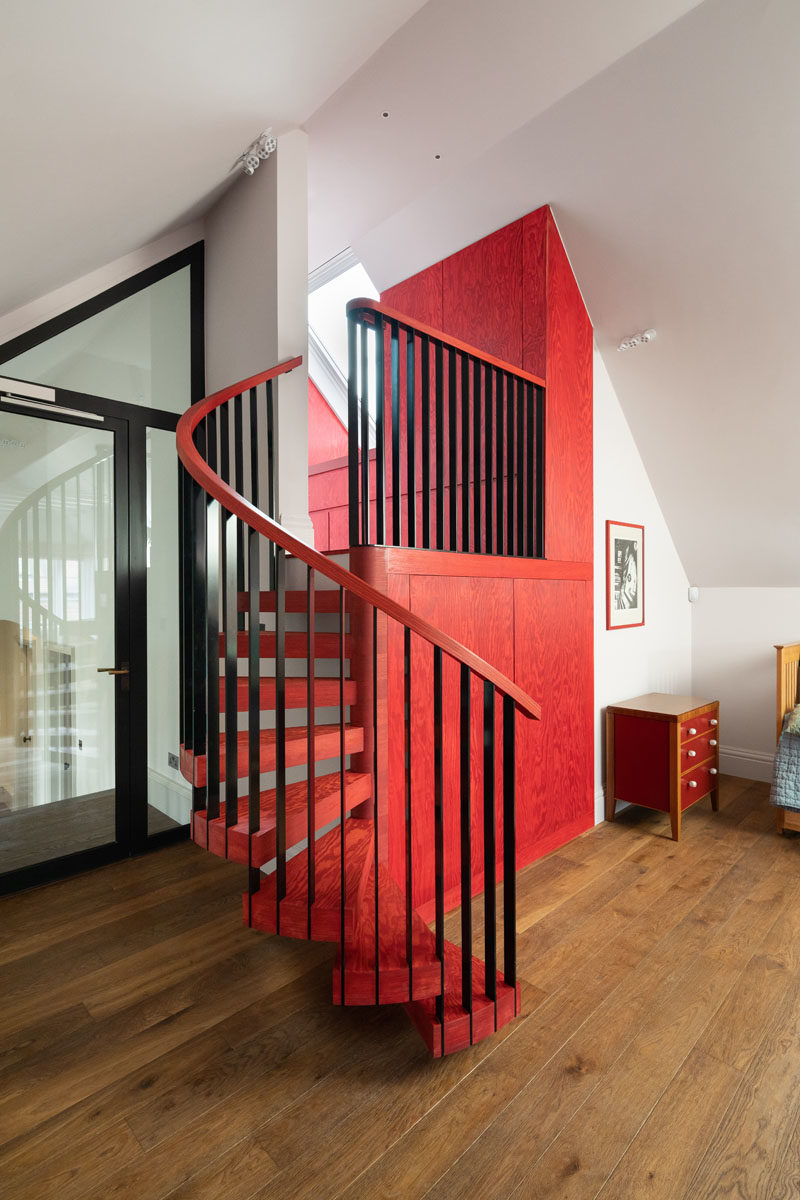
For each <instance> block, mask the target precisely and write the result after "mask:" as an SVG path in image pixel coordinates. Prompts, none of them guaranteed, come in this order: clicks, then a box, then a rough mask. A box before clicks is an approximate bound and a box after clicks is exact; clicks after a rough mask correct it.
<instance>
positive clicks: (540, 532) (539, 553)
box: [534, 387, 545, 558]
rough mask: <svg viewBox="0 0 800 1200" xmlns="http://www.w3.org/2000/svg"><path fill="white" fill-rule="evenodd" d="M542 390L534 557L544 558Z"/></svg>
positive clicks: (538, 409) (539, 397) (541, 396)
mask: <svg viewBox="0 0 800 1200" xmlns="http://www.w3.org/2000/svg"><path fill="white" fill-rule="evenodd" d="M544 405H545V394H544V388H541V387H537V388H536V432H535V435H534V437H535V441H536V458H535V461H536V557H537V558H544V552H545V544H544V496H545V492H544V430H545V418H544Z"/></svg>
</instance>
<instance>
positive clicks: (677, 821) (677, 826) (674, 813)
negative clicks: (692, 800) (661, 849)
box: [669, 801, 681, 842]
mask: <svg viewBox="0 0 800 1200" xmlns="http://www.w3.org/2000/svg"><path fill="white" fill-rule="evenodd" d="M669 819H670V823H671V824H672V840H673V842H679V841H680V840H681V806H680V802H679V803H678V804H675V802H674V801H673V803H672V805H671V807H670V813H669Z"/></svg>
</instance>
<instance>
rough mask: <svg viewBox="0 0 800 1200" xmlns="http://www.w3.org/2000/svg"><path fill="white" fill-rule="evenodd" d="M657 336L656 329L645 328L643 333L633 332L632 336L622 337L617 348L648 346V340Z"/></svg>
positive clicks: (629, 348)
mask: <svg viewBox="0 0 800 1200" xmlns="http://www.w3.org/2000/svg"><path fill="white" fill-rule="evenodd" d="M655 336H656V331H655V329H644V330H643V331H642V332H641V333H632V334H631V336H630V337H626V338H623V339H622V341H621V342H620V344H619V345H618V346H617V350H635V349H636V347H637V346H646V345H647V343H648V342H652V341H653V340H654V338H655Z"/></svg>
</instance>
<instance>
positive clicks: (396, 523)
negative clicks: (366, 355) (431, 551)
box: [389, 321, 403, 546]
mask: <svg viewBox="0 0 800 1200" xmlns="http://www.w3.org/2000/svg"><path fill="white" fill-rule="evenodd" d="M389 331H390V336H391V339H392V545H393V546H400V545H402V541H401V533H400V513H401V511H402V505H403V501H402V495H401V486H402V485H401V482H400V331H399V328H398V325H397V321H390V322H389Z"/></svg>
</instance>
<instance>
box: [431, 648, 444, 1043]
mask: <svg viewBox="0 0 800 1200" xmlns="http://www.w3.org/2000/svg"><path fill="white" fill-rule="evenodd" d="M433 780H434V782H433V793H434V794H433V831H434V864H435V865H434V870H435V891H436V905H435V908H436V925H435V938H436V954H437V956H438V958H439V962H440V964H441V975H440V987H439V995H438V996H437V997H436V1002H435V1009H434V1011H435V1013H436V1020H437V1021H438V1022H439V1029H440V1032H441V1052H442V1054H444V987H445V982H444V784H443V778H442V651H441V650H440V648H439V647H438V646H434V648H433Z"/></svg>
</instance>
